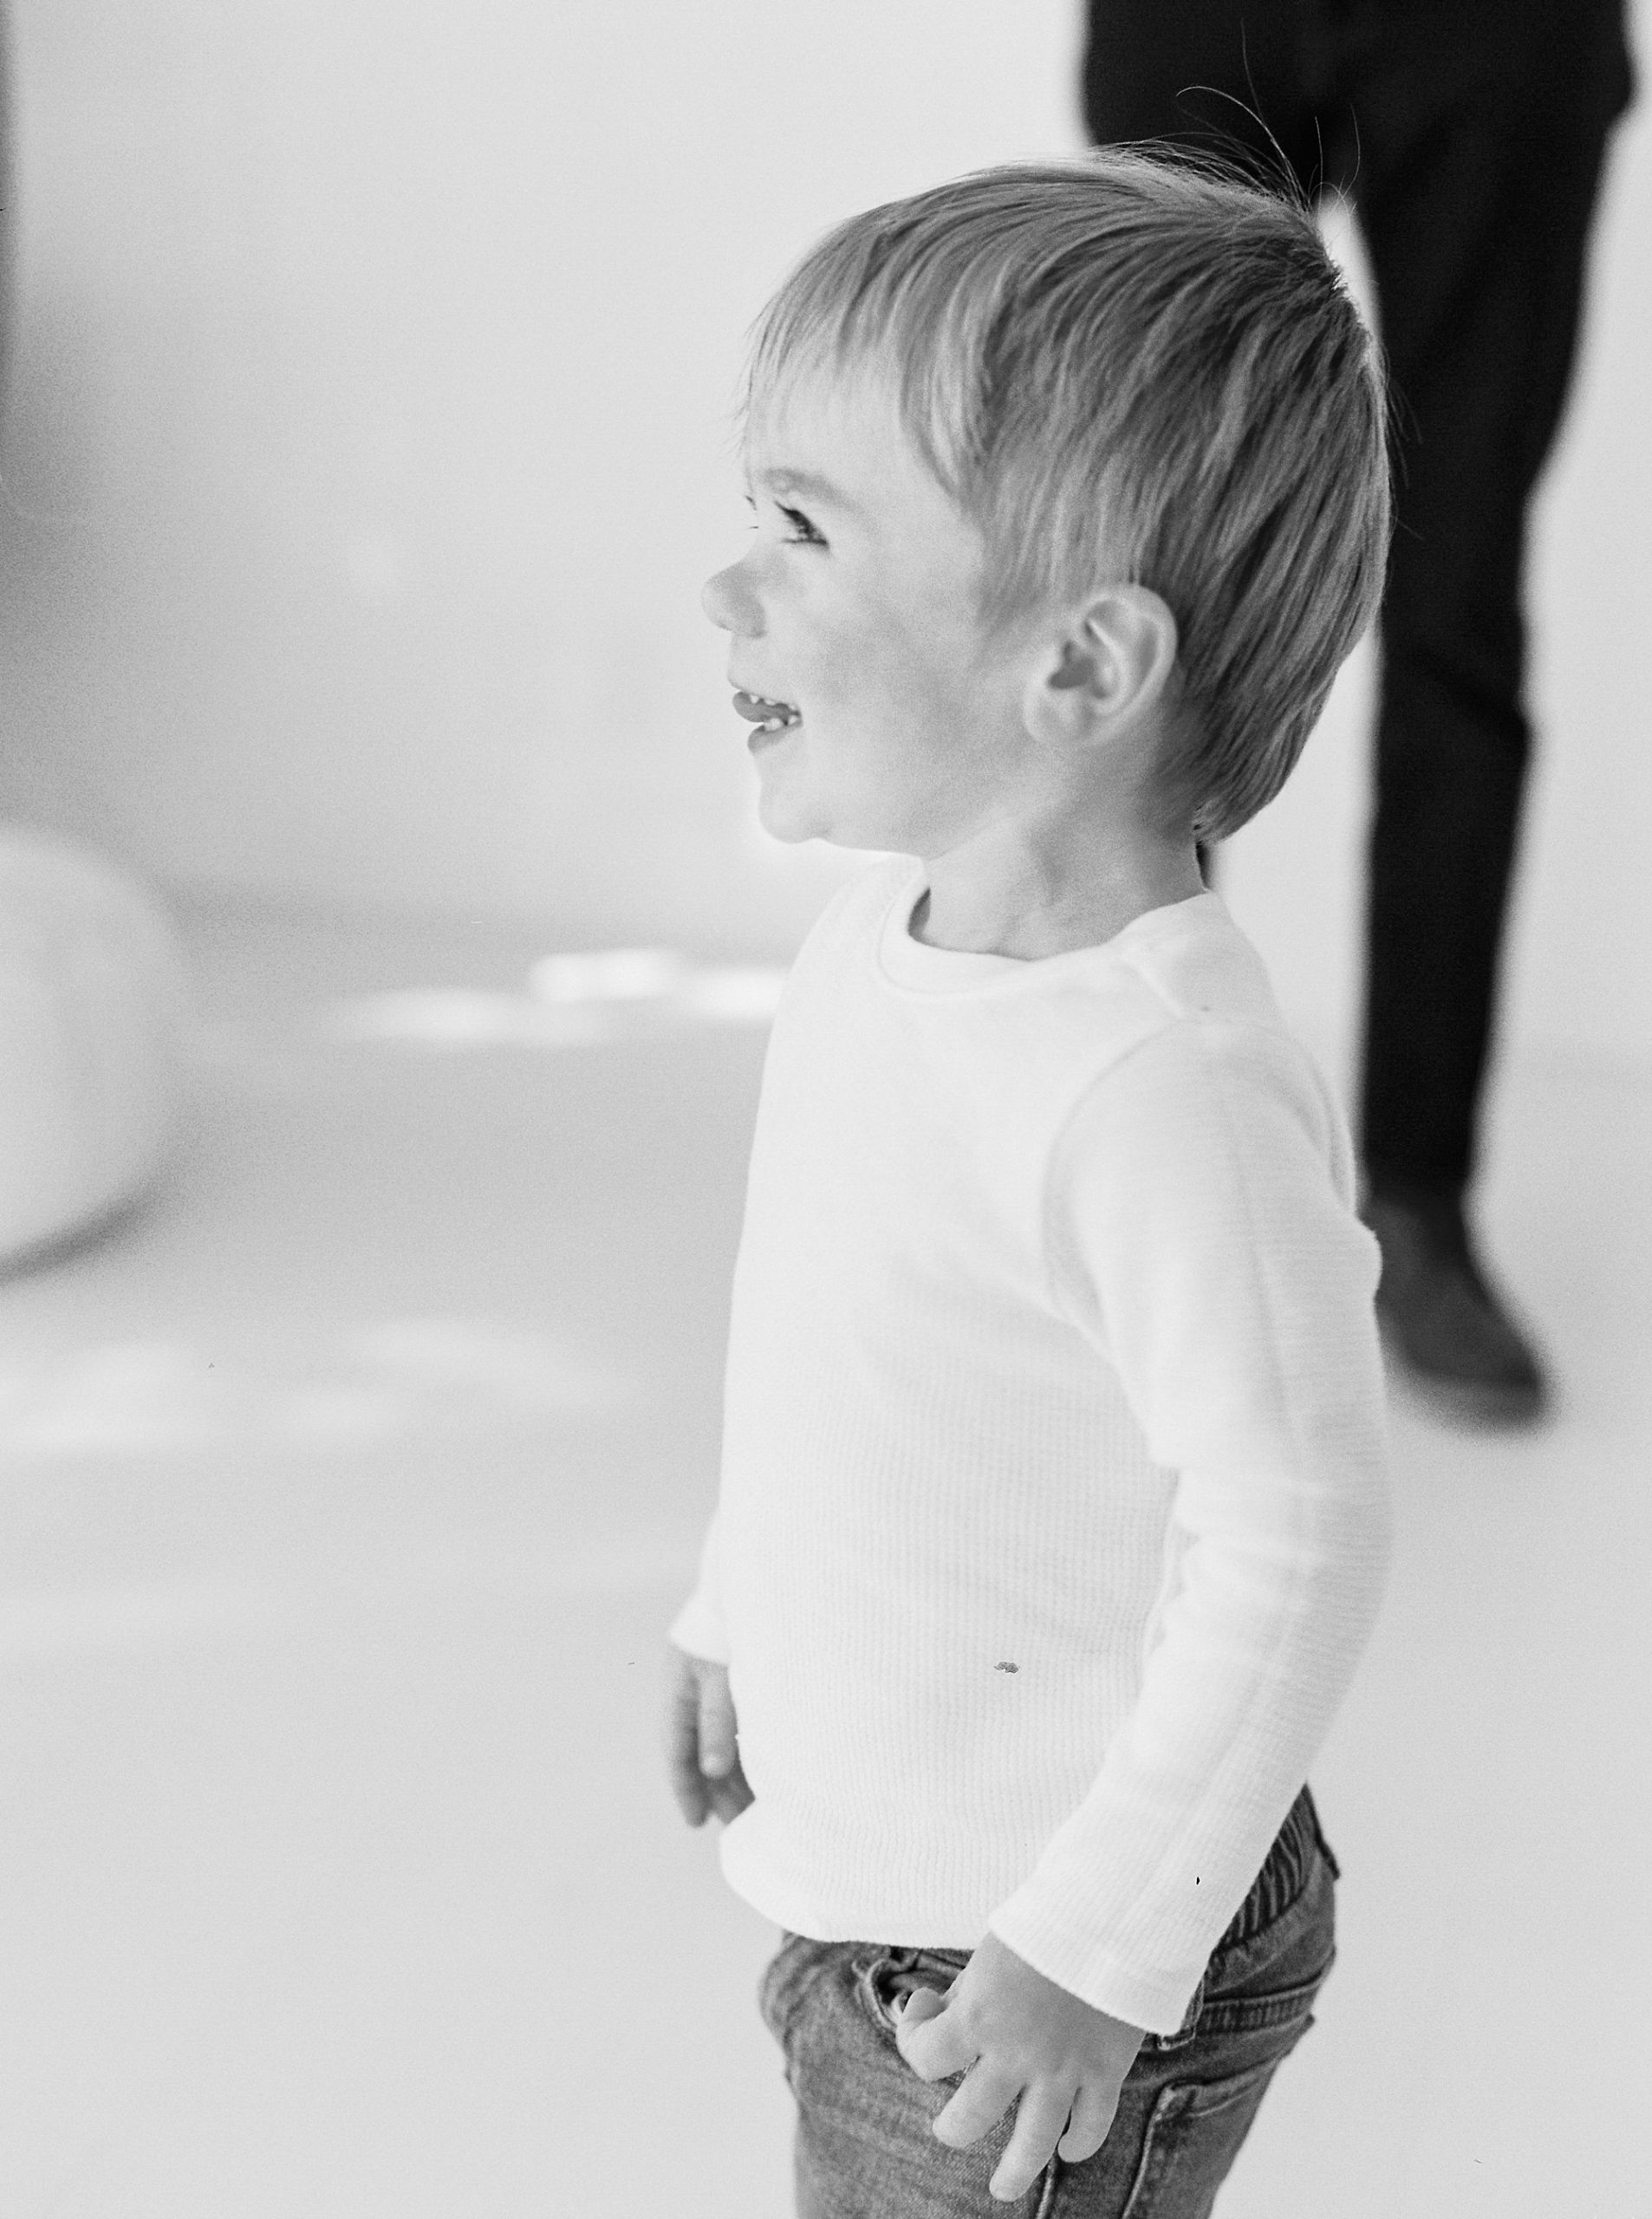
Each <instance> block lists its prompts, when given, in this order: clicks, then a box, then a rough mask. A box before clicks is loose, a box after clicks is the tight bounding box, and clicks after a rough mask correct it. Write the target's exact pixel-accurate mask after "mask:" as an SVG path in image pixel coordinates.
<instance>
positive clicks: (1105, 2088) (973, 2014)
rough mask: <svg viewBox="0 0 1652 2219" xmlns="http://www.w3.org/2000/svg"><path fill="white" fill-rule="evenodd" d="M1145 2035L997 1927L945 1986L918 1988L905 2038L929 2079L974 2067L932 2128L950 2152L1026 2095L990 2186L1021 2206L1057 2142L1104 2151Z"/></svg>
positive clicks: (903, 2045) (1074, 2152)
mask: <svg viewBox="0 0 1652 2219" xmlns="http://www.w3.org/2000/svg"><path fill="white" fill-rule="evenodd" d="M1142 2033H1143V2030H1142V2028H1141V2027H1131V2026H1127V2025H1126V2024H1125V2022H1124V2021H1123V2020H1122V2019H1109V2017H1108V2015H1107V2014H1106V2012H1105V2011H1096V2010H1092V2009H1091V2008H1090V2006H1089V2004H1088V2003H1083V2002H1081V2001H1080V2000H1079V1999H1078V1997H1077V1996H1076V1995H1073V1994H1070V1993H1069V1991H1068V1990H1067V1989H1066V1988H1057V1985H1056V1983H1055V1981H1051V1980H1046V1979H1045V1978H1044V1975H1043V1974H1042V1973H1037V1972H1034V1970H1033V1969H1032V1967H1031V1965H1030V1964H1028V1962H1026V1960H1025V1958H1024V1957H1018V1956H1017V1955H1016V1953H1015V1951H1014V1950H1013V1949H1010V1948H1009V1947H1008V1945H1007V1944H1006V1943H1005V1942H1000V1941H999V1940H998V1936H997V1935H995V1934H988V1935H986V1936H984V1938H983V1939H982V1942H981V1944H980V1946H979V1949H977V1950H976V1951H975V1954H974V1955H973V1956H972V1958H971V1959H970V1961H969V1962H968V1964H967V1965H966V1966H965V1968H964V1969H963V1971H962V1972H961V1973H959V1975H958V1978H957V1979H956V1980H955V1981H953V1984H952V1986H951V1988H948V1990H947V1991H946V1994H945V1995H937V1994H936V1993H935V1991H934V1990H933V1988H914V1990H913V1992H912V1994H911V1995H910V1997H909V1998H908V1999H907V2008H906V2010H905V2012H904V2013H903V2014H902V2015H901V2023H900V2026H899V2027H898V2028H897V2030H896V2033H895V2042H896V2045H897V2047H899V2049H900V2052H901V2056H902V2057H904V2058H905V2060H907V2064H908V2065H909V2066H911V2067H912V2069H913V2071H914V2073H916V2074H917V2075H918V2078H919V2079H920V2080H941V2079H945V2078H946V2075H947V2074H948V2073H961V2072H963V2071H965V2070H966V2068H967V2067H969V2066H973V2067H974V2070H973V2071H972V2072H971V2073H970V2074H969V2078H968V2079H966V2081H965V2083H964V2085H963V2086H962V2087H961V2088H960V2089H959V2091H958V2093H957V2094H956V2095H955V2096H954V2097H953V2099H952V2101H951V2102H950V2103H949V2104H948V2105H946V2109H945V2110H944V2111H943V2112H941V2113H940V2116H939V2118H937V2119H936V2120H935V2123H934V2125H933V2129H932V2130H931V2131H932V2132H933V2134H934V2135H935V2137H936V2138H937V2139H938V2140H940V2141H941V2142H944V2143H946V2145H947V2146H948V2148H949V2149H953V2150H962V2149H966V2148H967V2147H968V2145H969V2144H971V2143H972V2142H979V2140H980V2138H981V2137H982V2135H984V2134H985V2132H986V2131H987V2130H988V2128H989V2127H991V2126H992V2125H994V2124H995V2123H996V2122H997V2121H998V2119H1000V2118H1003V2116H1004V2114H1005V2112H1006V2111H1007V2110H1008V2109H1009V2107H1010V2105H1011V2104H1012V2103H1014V2102H1015V2100H1016V2099H1017V2097H1019V2098H1020V2099H1021V2100H1020V2108H1019V2110H1018V2112H1017V2114H1016V2122H1015V2132H1014V2133H1013V2134H1012V2135H1011V2138H1010V2145H1009V2147H1008V2149H1007V2150H1005V2153H1004V2156H1003V2158H1002V2160H1001V2162H1000V2163H999V2165H998V2170H997V2171H996V2172H995V2173H994V2174H993V2176H992V2194H993V2195H994V2196H996V2197H997V2198H998V2200H999V2202H1001V2203H1014V2202H1015V2200H1016V2198H1017V2197H1018V2196H1024V2195H1025V2194H1026V2192H1027V2190H1029V2189H1030V2188H1031V2186H1032V2183H1033V2182H1034V2181H1035V2180H1037V2177H1038V2176H1039V2174H1040V2173H1041V2172H1043V2170H1044V2167H1045V2166H1046V2165H1047V2164H1049V2163H1050V2152H1051V2151H1054V2150H1055V2149H1056V2148H1057V2145H1059V2147H1060V2151H1061V2155H1062V2156H1063V2157H1064V2158H1065V2159H1066V2160H1067V2161H1068V2163H1069V2164H1077V2163H1078V2161H1079V2160H1080V2159H1081V2158H1083V2157H1094V2156H1095V2155H1096V2151H1098V2150H1099V2149H1100V2148H1101V2146H1102V2143H1103V2142H1105V2141H1106V2139H1107V2131H1108V2129H1109V2127H1110V2126H1111V2125H1112V2124H1113V2114H1114V2112H1115V2111H1116V2110H1117V2108H1118V2099H1119V2089H1120V2087H1121V2086H1122V2083H1123V2080H1124V2076H1125V2074H1126V2073H1128V2071H1129V2069H1130V2067H1131V2066H1132V2065H1133V2064H1134V2063H1135V2053H1136V2052H1137V2050H1138V2049H1139V2048H1140V2047H1141V2040H1142ZM1069 2114H1070V2123H1069ZM1063 2129H1064V2130H1065V2131H1063Z"/></svg>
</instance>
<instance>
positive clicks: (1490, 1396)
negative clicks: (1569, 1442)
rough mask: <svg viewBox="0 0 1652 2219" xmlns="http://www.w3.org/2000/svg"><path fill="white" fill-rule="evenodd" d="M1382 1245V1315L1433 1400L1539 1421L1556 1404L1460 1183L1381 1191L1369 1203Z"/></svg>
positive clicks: (1488, 1415) (1505, 1421) (1500, 1418)
mask: <svg viewBox="0 0 1652 2219" xmlns="http://www.w3.org/2000/svg"><path fill="white" fill-rule="evenodd" d="M1361 1215H1362V1216H1363V1218H1364V1220H1365V1222H1366V1224H1367V1225H1369V1227H1370V1228H1371V1231H1372V1232H1373V1233H1375V1234H1376V1239H1377V1245H1378V1246H1380V1247H1381V1249H1382V1279H1381V1282H1380V1284H1379V1285H1378V1287H1377V1291H1376V1316H1377V1323H1378V1324H1379V1325H1380V1326H1381V1328H1382V1337H1383V1341H1384V1343H1385V1344H1386V1345H1387V1347H1388V1349H1389V1352H1390V1354H1391V1355H1393V1356H1394V1357H1396V1358H1397V1359H1398V1362H1399V1363H1400V1364H1401V1366H1402V1369H1403V1370H1404V1372H1405V1374H1406V1376H1407V1377H1408V1379H1409V1381H1410V1382H1411V1383H1412V1384H1413V1385H1414V1386H1415V1387H1416V1388H1418V1389H1420V1390H1421V1393H1422V1394H1423V1396H1425V1397H1426V1399H1427V1400H1428V1402H1432V1403H1433V1404H1434V1406H1435V1407H1436V1408H1438V1409H1441V1411H1442V1412H1443V1413H1444V1414H1445V1415H1448V1416H1450V1417H1453V1418H1456V1419H1458V1420H1460V1421H1462V1422H1467V1423H1469V1424H1472V1425H1481V1426H1516V1425H1530V1424H1532V1422H1534V1421H1535V1420H1536V1419H1538V1418H1539V1417H1541V1416H1542V1415H1543V1414H1544V1412H1545V1409H1547V1407H1548V1403H1549V1390H1548V1387H1547V1384H1546V1383H1545V1379H1544V1376H1543V1371H1542V1368H1541V1366H1540V1365H1539V1363H1538V1358H1537V1356H1536V1354H1535V1353H1534V1351H1533V1350H1532V1347H1531V1345H1530V1344H1529V1343H1528V1342H1527V1341H1526V1339H1525V1337H1524V1336H1523V1335H1522V1333H1521V1332H1520V1331H1519V1327H1518V1326H1517V1325H1516V1324H1514V1321H1513V1320H1512V1318H1510V1316H1509V1314H1508V1312H1507V1311H1506V1309H1505V1308H1504V1306H1503V1305H1502V1303H1501V1302H1500V1301H1499V1298H1498V1297H1497V1296H1496V1295H1495V1294H1494V1293H1493V1291H1492V1289H1491V1288H1490V1286H1488V1285H1487V1284H1486V1277H1485V1274H1484V1272H1482V1271H1481V1270H1480V1263H1479V1260H1478V1259H1477V1258H1476V1256H1475V1254H1474V1251H1473V1243H1472V1242H1471V1240H1470V1239H1469V1234H1468V1226H1467V1220H1466V1219H1465V1217H1464V1215H1463V1205H1462V1197H1461V1195H1460V1194H1456V1193H1454V1192H1445V1193H1438V1192H1432V1191H1415V1190H1406V1191H1404V1192H1400V1191H1395V1190H1392V1189H1389V1190H1385V1191H1382V1192H1378V1193H1373V1194H1371V1195H1370V1196H1369V1199H1368V1200H1367V1201H1366V1204H1365V1207H1364V1209H1363V1211H1362V1212H1361Z"/></svg>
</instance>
